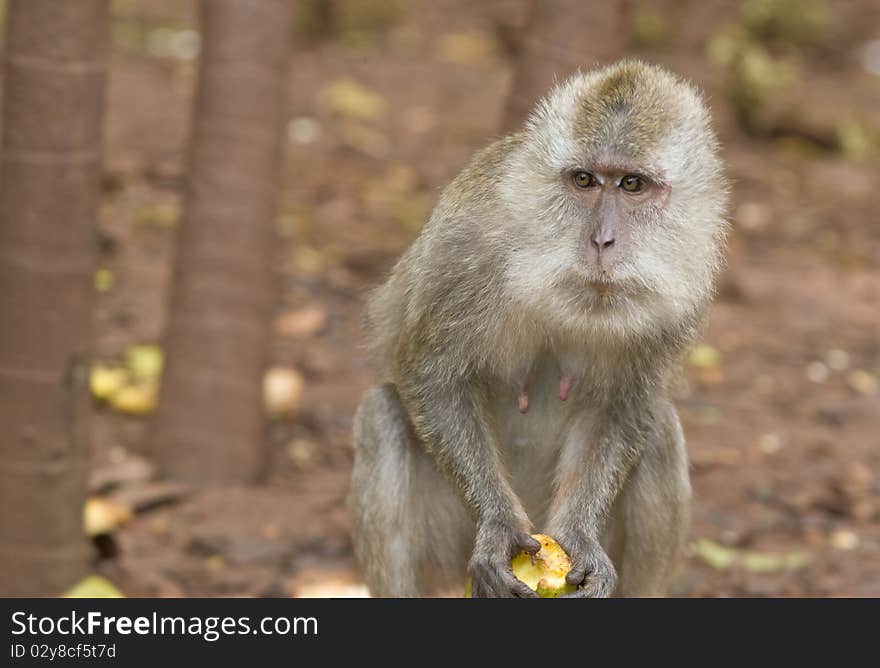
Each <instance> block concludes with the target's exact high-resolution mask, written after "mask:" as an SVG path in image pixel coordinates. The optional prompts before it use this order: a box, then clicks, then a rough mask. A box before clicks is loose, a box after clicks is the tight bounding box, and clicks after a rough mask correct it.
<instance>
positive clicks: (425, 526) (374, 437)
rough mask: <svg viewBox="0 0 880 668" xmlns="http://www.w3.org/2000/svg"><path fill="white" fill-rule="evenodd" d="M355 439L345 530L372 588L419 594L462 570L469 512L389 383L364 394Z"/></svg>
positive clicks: (383, 593)
mask: <svg viewBox="0 0 880 668" xmlns="http://www.w3.org/2000/svg"><path fill="white" fill-rule="evenodd" d="M354 446H355V459H354V468H353V470H352V484H351V494H350V496H349V506H350V510H351V517H352V535H353V542H354V548H355V554H356V556H357V558H358V561H359V563H360V565H361V568H362V570H363V574H364V579H365V581H366V583H367V585H368V587H369V588H370V591H371V593H372V594H373V595H375V596H420V595H425V594H428V593H431V592H432V591H434V590H436V589H437V588H438V587H443V586H444V585H446V584H448V582H449V580H450V579H453V580H454V579H455V577H456V574H457V571H459V570H460V571H461V573H462V578H463V573H464V563H465V561H466V557H467V548H466V545H467V540H468V538H469V537H470V536H471V534H469V533H468V526H469V525H468V516H467V514H466V512H465V511H464V508H463V505H462V504H461V501H460V500H459V499H458V497H457V496H456V495H455V493H454V490H453V489H452V487H451V485H450V484H449V482H448V481H447V480H446V479H445V478H443V476H441V475H440V474H439V473H438V471H437V470H436V467H435V466H434V464H433V462H432V461H431V460H430V459H429V458H428V456H427V454H426V453H425V452H424V450H423V449H422V447H421V444H420V443H419V441H418V439H417V437H416V436H415V434H414V432H413V430H412V426H411V423H410V421H409V417H408V416H407V414H406V410H405V409H404V407H403V405H402V404H401V403H400V399H399V398H398V395H397V391H396V389H395V388H394V386H392V385H382V386H378V387H372V388H370V389H369V390H367V392H366V393H365V394H364V397H363V399H362V400H361V404H360V406H359V408H358V411H357V413H356V416H355V424H354ZM459 564H460V565H461V567H460V568H458V565H459ZM462 582H463V579H462ZM459 584H460V585H461V586H463V584H461V583H459Z"/></svg>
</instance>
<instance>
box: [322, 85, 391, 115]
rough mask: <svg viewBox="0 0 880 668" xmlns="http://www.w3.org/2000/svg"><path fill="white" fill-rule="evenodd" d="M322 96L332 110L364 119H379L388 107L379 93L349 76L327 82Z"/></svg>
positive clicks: (325, 103) (324, 102)
mask: <svg viewBox="0 0 880 668" xmlns="http://www.w3.org/2000/svg"><path fill="white" fill-rule="evenodd" d="M320 97H321V101H322V102H323V104H324V105H325V106H326V107H327V108H328V109H329V110H330V111H332V112H334V113H336V114H339V115H340V116H347V117H349V118H357V119H360V120H363V121H376V120H379V119H380V118H382V116H384V115H385V112H386V109H387V107H388V103H387V102H386V101H385V98H384V97H382V96H381V95H380V94H379V93H376V92H374V91H372V90H370V89H368V88H366V87H365V86H363V85H362V84H360V83H358V82H357V81H355V80H354V79H351V78H348V77H346V78H343V79H337V80H335V81H332V82H330V83H329V84H327V86H325V87H324V89H323V90H322V91H321V93H320Z"/></svg>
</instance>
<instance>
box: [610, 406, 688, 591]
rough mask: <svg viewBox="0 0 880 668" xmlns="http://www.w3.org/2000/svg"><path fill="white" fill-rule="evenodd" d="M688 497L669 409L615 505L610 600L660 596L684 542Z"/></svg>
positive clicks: (680, 442) (681, 449) (682, 453)
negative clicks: (614, 580) (614, 575)
mask: <svg viewBox="0 0 880 668" xmlns="http://www.w3.org/2000/svg"><path fill="white" fill-rule="evenodd" d="M690 499H691V485H690V478H689V475H688V460H687V450H686V449H685V444H684V436H683V435H682V432H681V427H680V425H679V422H678V416H677V415H676V414H675V411H674V409H673V408H672V407H671V406H670V407H669V411H668V416H667V418H666V419H665V420H664V422H663V424H662V426H661V428H660V429H659V431H658V433H657V435H656V436H655V437H654V438H653V439H651V442H650V443H649V444H648V446H647V448H646V449H645V452H644V454H643V456H642V458H641V459H640V461H639V463H638V464H637V465H636V467H635V468H634V469H633V471H632V473H631V474H630V477H629V479H628V480H627V483H626V485H625V486H624V488H623V490H622V492H621V496H620V497H619V498H618V502H617V503H616V504H615V509H614V523H615V525H616V526H615V527H614V538H615V540H614V543H615V545H614V547H613V548H612V555H613V559H614V560H615V567H616V568H617V572H618V575H619V579H618V583H617V590H616V592H615V595H616V596H663V595H664V594H666V589H667V587H668V585H669V582H670V580H671V578H672V576H673V575H674V572H675V566H676V564H677V562H678V559H679V557H680V556H681V552H682V549H683V547H684V545H685V541H686V539H687V532H688V529H689V526H690ZM618 559H619V560H620V561H619V562H618V561H617V560H618Z"/></svg>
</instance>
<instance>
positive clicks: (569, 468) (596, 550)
mask: <svg viewBox="0 0 880 668" xmlns="http://www.w3.org/2000/svg"><path fill="white" fill-rule="evenodd" d="M641 423H642V421H641V420H638V418H636V417H634V416H633V413H632V412H630V411H625V410H621V409H620V408H617V409H613V410H609V411H608V412H607V413H606V417H605V418H604V423H603V424H602V425H601V426H600V427H599V429H598V430H595V428H594V430H593V432H592V434H593V435H592V438H590V436H589V430H578V429H577V428H576V429H574V430H573V431H572V433H571V434H570V436H569V439H568V442H567V443H566V445H565V448H564V451H563V454H562V457H561V458H560V462H559V471H558V473H557V489H558V491H557V493H556V496H555V497H554V500H553V503H552V505H551V508H550V520H549V528H548V533H549V534H550V535H552V536H554V537H555V538H556V540H557V541H559V543H560V544H561V545H562V546H563V548H565V550H566V552H568V553H569V555H570V556H571V559H572V569H571V571H570V572H569V574H568V576H567V578H566V579H567V580H568V582H569V584H575V585H580V588H579V589H578V591H577V593H576V594H574V596H580V597H606V596H610V595H611V593H612V592H613V590H614V586H615V584H616V581H617V574H616V572H615V570H614V566H613V564H612V563H611V560H610V558H609V557H608V555H607V554H606V553H605V551H604V550H603V548H602V546H601V545H600V542H599V541H600V536H601V531H602V527H603V523H604V521H605V519H606V517H607V516H608V514H609V512H610V510H611V507H612V505H613V504H614V501H615V499H616V498H617V495H618V493H619V492H620V490H621V488H622V487H623V485H624V483H625V482H626V479H627V477H628V476H629V474H630V472H631V471H632V469H633V466H634V465H635V464H636V462H637V461H638V459H639V456H640V455H641V452H642V451H643V447H644V446H643V443H644V441H645V435H644V433H642V430H641V429H640V426H639V425H640V424H641Z"/></svg>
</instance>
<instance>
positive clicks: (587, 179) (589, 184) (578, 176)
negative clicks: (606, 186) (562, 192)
mask: <svg viewBox="0 0 880 668" xmlns="http://www.w3.org/2000/svg"><path fill="white" fill-rule="evenodd" d="M571 180H572V181H574V184H575V185H576V186H577V187H578V188H595V187H596V186H597V185H599V182H598V181H597V180H596V177H595V176H593V175H592V174H590V173H589V172H584V171H580V172H575V173H574V174H572V175H571Z"/></svg>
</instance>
